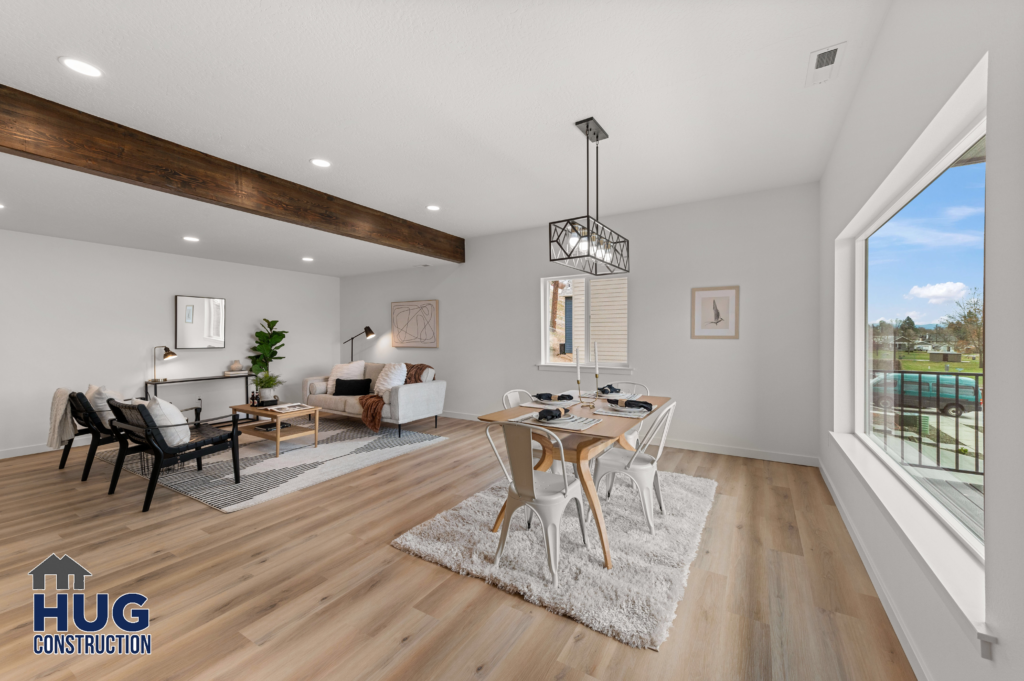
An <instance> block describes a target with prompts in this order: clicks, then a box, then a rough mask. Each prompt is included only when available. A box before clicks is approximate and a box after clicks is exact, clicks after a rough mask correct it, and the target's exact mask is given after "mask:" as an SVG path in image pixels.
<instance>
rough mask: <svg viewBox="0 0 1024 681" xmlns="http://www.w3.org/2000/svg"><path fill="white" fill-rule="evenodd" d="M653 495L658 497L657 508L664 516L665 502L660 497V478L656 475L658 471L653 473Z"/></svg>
mask: <svg viewBox="0 0 1024 681" xmlns="http://www.w3.org/2000/svg"><path fill="white" fill-rule="evenodd" d="M654 494H655V495H656V496H657V497H658V508H659V509H661V514H662V515H665V500H664V499H663V498H662V496H661V476H660V475H658V471H654Z"/></svg>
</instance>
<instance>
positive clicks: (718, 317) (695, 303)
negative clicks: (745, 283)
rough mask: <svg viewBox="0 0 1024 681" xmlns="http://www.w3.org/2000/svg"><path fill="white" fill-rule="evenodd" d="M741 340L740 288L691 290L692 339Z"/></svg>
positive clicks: (720, 287) (711, 287)
mask: <svg viewBox="0 0 1024 681" xmlns="http://www.w3.org/2000/svg"><path fill="white" fill-rule="evenodd" d="M739 337H740V287H739V286H717V287H716V286H709V287H706V288H694V289H691V290H690V338H718V339H721V340H727V339H731V340H735V339H738V338H739Z"/></svg>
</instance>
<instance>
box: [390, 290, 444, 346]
mask: <svg viewBox="0 0 1024 681" xmlns="http://www.w3.org/2000/svg"><path fill="white" fill-rule="evenodd" d="M437 343H438V301H436V300H410V301H407V302H404V303H391V347H393V348H436V347H438V344H437Z"/></svg>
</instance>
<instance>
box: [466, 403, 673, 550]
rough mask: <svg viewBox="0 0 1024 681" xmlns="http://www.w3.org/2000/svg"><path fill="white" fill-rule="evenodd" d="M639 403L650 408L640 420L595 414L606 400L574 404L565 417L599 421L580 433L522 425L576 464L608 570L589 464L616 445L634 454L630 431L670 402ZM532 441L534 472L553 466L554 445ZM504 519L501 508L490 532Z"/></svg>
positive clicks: (492, 418) (504, 417) (509, 412)
mask: <svg viewBox="0 0 1024 681" xmlns="http://www.w3.org/2000/svg"><path fill="white" fill-rule="evenodd" d="M563 394H565V393H563ZM569 394H572V395H573V396H574V398H575V399H576V400H578V399H579V398H578V397H577V395H576V391H572V393H569ZM608 397H609V398H611V399H615V397H614V394H613V395H608ZM640 399H642V400H644V401H645V402H650V403H651V405H652V406H653V407H654V408H653V409H652V410H651V411H650V412H648V413H647V415H646V416H644V417H643V418H634V417H627V416H612V415H609V414H596V413H595V411H605V410H608V408H609V407H608V403H607V399H602V398H596V399H592V400H587V404H583V403H582V402H579V401H577V402H576V403H575V404H572V405H571V406H570V407H569V414H571V415H573V416H578V417H583V418H592V419H601V421H600V423H596V424H594V425H593V426H590V427H589V428H587V429H586V430H583V431H577V430H567V429H564V428H559V427H558V426H556V425H548V423H546V422H544V421H539V420H529V421H526V422H525V423H526V424H527V425H530V426H534V427H539V428H546V429H548V430H550V431H551V432H553V433H555V434H556V435H557V436H558V438H559V440H561V442H562V451H563V452H564V455H565V462H566V463H572V464H576V471H577V475H578V476H579V479H580V484H581V485H582V486H583V492H584V494H586V497H587V501H588V502H589V503H590V508H591V510H592V511H593V512H594V521H595V523H596V524H597V534H598V536H599V537H600V539H601V548H602V549H603V550H604V566H605V567H606V568H608V569H609V570H610V569H611V567H612V552H611V546H610V545H609V543H608V531H607V529H606V528H605V524H604V515H602V513H601V500H600V499H599V498H598V495H597V487H596V486H595V484H594V477H593V476H592V475H591V473H590V464H589V462H590V461H591V460H593V459H596V458H597V457H599V456H600V455H601V454H603V453H604V452H606V451H607V450H608V449H609V448H611V447H612V446H613V445H617V446H619V447H621V448H622V449H625V450H627V451H631V452H633V451H636V442H637V440H638V438H637V437H635V436H634V437H630V435H631V434H632V433H631V431H634V430H636V429H638V427H639V426H640V425H641V424H642V423H643V421H644V420H645V419H648V418H650V417H651V416H652V415H654V414H657V413H658V409H659V408H661V407H663V406H665V405H666V404H668V403H669V402H671V401H672V398H671V397H655V396H647V395H645V396H643V397H642V398H640ZM540 410H541V408H540V407H532V406H526V405H522V406H518V407H512V408H511V409H502V410H501V411H496V412H493V413H490V414H484V415H483V416H479V417H478V418H479V420H481V421H486V422H488V423H502V422H506V421H513V420H514V419H516V418H518V417H521V416H524V415H526V414H529V413H530V412H539V411H540ZM533 439H534V440H535V441H536V442H539V443H540V445H541V448H542V450H543V453H542V455H541V458H540V461H538V462H537V464H536V465H535V466H534V470H537V471H546V470H548V469H549V468H551V464H553V463H554V462H555V460H556V459H557V458H558V451H557V449H556V447H555V445H554V444H552V442H551V440H550V439H549V438H547V437H545V436H544V435H543V434H542V433H533ZM504 517H505V506H504V505H502V507H501V511H499V512H498V518H497V520H495V521H494V527H493V528H492V529H491V531H492V532H497V531H498V530H499V529H500V528H501V523H502V520H504Z"/></svg>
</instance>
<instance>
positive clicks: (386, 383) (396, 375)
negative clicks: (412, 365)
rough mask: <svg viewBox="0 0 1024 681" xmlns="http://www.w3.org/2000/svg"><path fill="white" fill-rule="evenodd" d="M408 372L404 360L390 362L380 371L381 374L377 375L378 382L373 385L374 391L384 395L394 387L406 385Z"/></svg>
mask: <svg viewBox="0 0 1024 681" xmlns="http://www.w3.org/2000/svg"><path fill="white" fill-rule="evenodd" d="M407 372H408V367H406V365H405V364H404V363H402V362H396V363H394V364H388V365H387V366H385V367H384V369H383V371H381V372H380V376H378V377H377V382H376V383H374V385H373V392H375V393H377V394H378V395H384V394H385V393H387V392H388V391H390V390H391V389H392V388H397V387H398V386H400V385H404V384H405V376H406V373H407Z"/></svg>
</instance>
